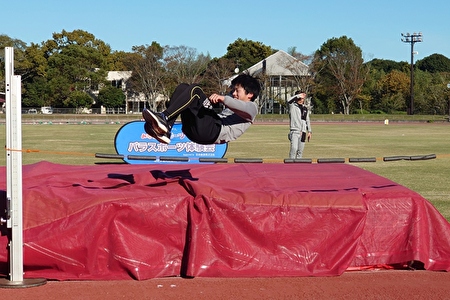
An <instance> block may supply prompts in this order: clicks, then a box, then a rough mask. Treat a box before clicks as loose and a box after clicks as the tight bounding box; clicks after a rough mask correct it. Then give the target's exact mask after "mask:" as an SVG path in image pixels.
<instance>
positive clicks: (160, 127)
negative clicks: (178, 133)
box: [142, 74, 261, 144]
mask: <svg viewBox="0 0 450 300" xmlns="http://www.w3.org/2000/svg"><path fill="white" fill-rule="evenodd" d="M231 85H232V88H233V90H232V93H230V94H231V95H232V97H231V96H229V95H226V96H223V95H219V94H212V95H211V96H209V97H206V96H205V94H204V93H203V91H202V89H201V88H200V87H199V86H198V85H195V84H192V85H189V84H186V83H182V84H180V85H178V86H177V87H176V89H175V91H174V93H173V94H172V97H171V98H170V101H169V102H168V104H167V106H166V107H167V108H166V110H164V111H163V112H160V113H158V112H153V111H151V110H149V109H144V110H143V112H142V116H143V117H144V119H145V125H144V130H145V132H147V134H149V135H150V136H152V137H154V138H155V139H157V140H158V141H159V142H161V143H165V144H169V143H170V131H171V129H172V126H173V124H174V123H175V120H176V119H177V117H178V116H179V115H180V116H181V129H182V131H183V133H184V134H185V135H186V136H187V137H188V138H189V139H190V140H191V141H193V142H195V143H198V144H223V143H227V142H229V141H233V140H235V139H237V138H238V137H240V136H241V135H242V134H243V133H244V132H245V131H246V130H247V129H248V128H249V127H250V125H251V124H252V123H253V121H254V120H255V117H256V114H257V113H258V107H257V105H256V104H255V103H254V101H255V99H256V98H257V97H258V96H259V92H260V90H261V86H260V83H259V81H258V80H257V79H256V78H254V77H252V76H250V75H247V74H241V75H238V76H237V77H236V78H234V79H233V80H232V81H231ZM215 103H223V104H224V105H225V108H224V109H223V110H222V112H220V113H216V112H215V111H214V110H213V108H212V104H215Z"/></svg>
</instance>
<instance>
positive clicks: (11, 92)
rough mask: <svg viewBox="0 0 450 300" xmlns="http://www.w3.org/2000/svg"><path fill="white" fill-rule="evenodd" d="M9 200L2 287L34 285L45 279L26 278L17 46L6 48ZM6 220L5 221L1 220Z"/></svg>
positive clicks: (20, 104) (40, 283)
mask: <svg viewBox="0 0 450 300" xmlns="http://www.w3.org/2000/svg"><path fill="white" fill-rule="evenodd" d="M5 76H6V77H5V83H6V84H5V87H6V90H5V92H6V93H5V96H6V97H5V98H6V99H5V100H6V102H5V103H6V173H7V174H6V181H7V183H6V189H7V191H6V201H7V205H6V206H7V220H6V227H7V228H8V238H9V273H10V274H9V277H10V279H9V280H7V279H3V278H2V279H1V280H0V287H9V288H11V287H31V286H38V285H42V284H44V283H46V280H45V279H23V212H22V93H21V87H22V85H21V77H20V76H17V75H14V48H12V47H6V48H5ZM2 223H3V220H2Z"/></svg>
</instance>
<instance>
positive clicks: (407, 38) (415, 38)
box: [402, 32, 423, 115]
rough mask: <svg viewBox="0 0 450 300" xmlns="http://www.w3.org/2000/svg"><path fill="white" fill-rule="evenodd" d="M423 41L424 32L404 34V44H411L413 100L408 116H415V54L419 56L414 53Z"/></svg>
mask: <svg viewBox="0 0 450 300" xmlns="http://www.w3.org/2000/svg"><path fill="white" fill-rule="evenodd" d="M422 41H423V39H422V32H419V33H415V32H414V33H413V34H409V33H406V34H403V33H402V42H405V43H410V44H411V84H410V88H411V91H410V93H411V100H410V103H409V108H408V115H413V114H414V54H417V53H415V52H414V44H415V43H418V42H422Z"/></svg>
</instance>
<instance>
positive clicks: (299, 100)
mask: <svg viewBox="0 0 450 300" xmlns="http://www.w3.org/2000/svg"><path fill="white" fill-rule="evenodd" d="M295 95H297V103H298V104H303V103H305V98H306V93H303V92H301V91H296V92H295Z"/></svg>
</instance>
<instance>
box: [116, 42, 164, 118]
mask: <svg viewBox="0 0 450 300" xmlns="http://www.w3.org/2000/svg"><path fill="white" fill-rule="evenodd" d="M132 50H133V53H131V54H128V55H125V56H124V58H123V62H124V65H125V67H126V68H127V69H128V70H129V71H131V72H132V73H131V74H132V75H131V78H130V79H129V80H128V83H127V92H128V93H130V94H143V95H144V96H145V98H146V100H147V102H148V103H149V105H150V108H151V109H153V110H156V109H157V107H158V105H159V102H158V101H157V100H158V96H159V95H160V94H161V93H163V90H164V79H165V77H166V72H165V70H164V68H163V62H162V59H163V47H161V45H160V44H158V43H157V42H152V44H151V45H141V46H134V47H133V48H132Z"/></svg>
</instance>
